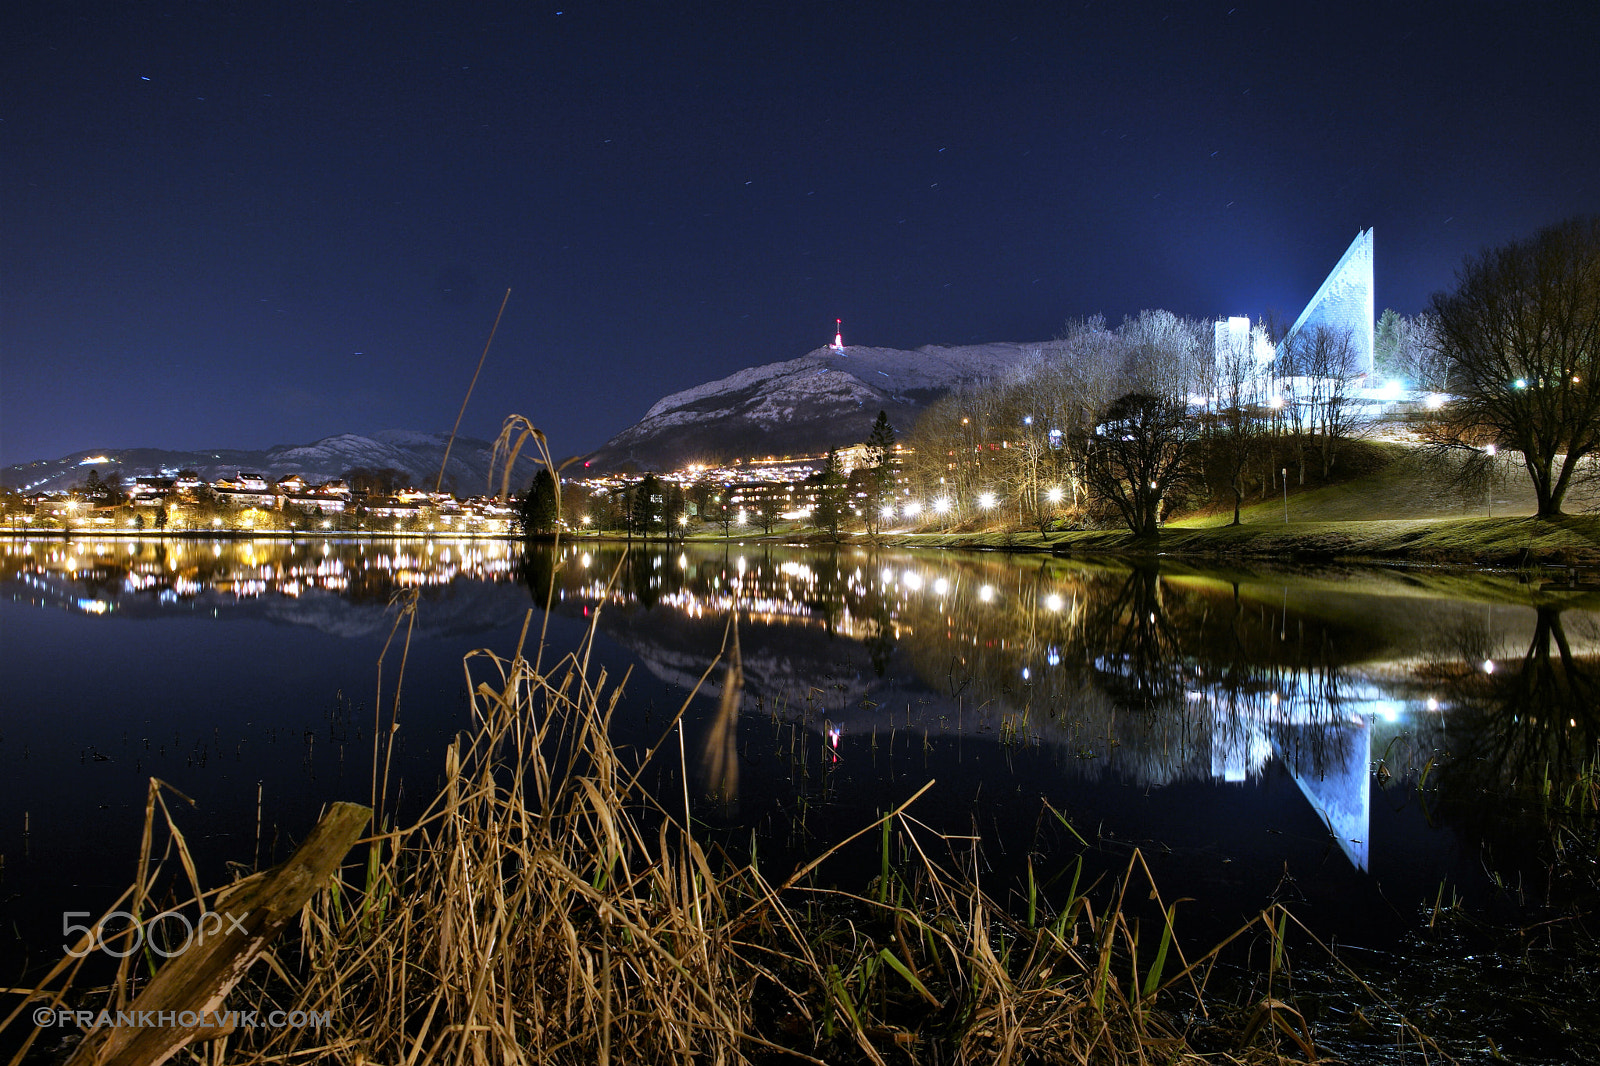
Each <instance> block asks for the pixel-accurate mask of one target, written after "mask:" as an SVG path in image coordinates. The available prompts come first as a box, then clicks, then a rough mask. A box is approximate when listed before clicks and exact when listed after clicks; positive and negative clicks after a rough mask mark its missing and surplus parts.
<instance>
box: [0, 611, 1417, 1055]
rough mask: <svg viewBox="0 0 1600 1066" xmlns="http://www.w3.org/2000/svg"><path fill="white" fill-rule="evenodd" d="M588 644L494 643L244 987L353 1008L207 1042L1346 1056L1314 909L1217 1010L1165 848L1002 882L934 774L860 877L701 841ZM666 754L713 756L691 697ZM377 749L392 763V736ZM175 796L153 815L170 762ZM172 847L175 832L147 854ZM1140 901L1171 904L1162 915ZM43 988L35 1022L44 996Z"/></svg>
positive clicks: (1262, 925)
mask: <svg viewBox="0 0 1600 1066" xmlns="http://www.w3.org/2000/svg"><path fill="white" fill-rule="evenodd" d="M408 610H414V602H413V606H412V607H411V608H408ZM525 628H526V627H525ZM731 628H732V627H731V626H730V630H731ZM590 632H591V635H592V633H593V629H591V631H590ZM729 648H730V650H729V652H728V653H726V654H725V655H724V656H723V657H722V658H721V659H719V661H718V662H715V663H713V664H712V667H711V668H710V669H708V671H707V673H708V675H709V673H710V670H711V669H716V668H717V667H718V665H719V663H720V665H722V667H723V668H725V669H726V670H727V671H728V673H729V677H728V684H726V685H725V686H724V691H725V692H732V693H736V692H737V690H738V680H739V664H738V661H737V644H736V643H733V644H730V646H729ZM588 654H589V644H588V643H587V642H586V643H585V645H584V647H583V648H581V649H580V650H579V651H578V652H577V653H575V654H573V655H570V656H567V657H565V658H563V659H562V660H560V661H559V662H557V663H555V664H554V665H553V666H550V667H548V668H543V667H541V665H540V662H539V657H538V655H535V657H534V659H533V660H532V661H530V660H529V659H527V658H525V657H523V655H522V654H521V652H520V649H519V651H518V654H516V655H514V656H513V657H512V658H510V659H504V658H500V657H498V656H495V655H492V654H490V653H488V652H475V653H473V654H472V655H470V656H468V660H467V664H466V665H467V673H468V681H469V684H470V686H471V688H472V692H473V699H472V706H473V715H474V722H475V728H474V729H473V731H472V732H471V733H470V735H466V736H463V737H460V738H458V739H457V741H456V742H455V743H453V744H452V745H451V746H450V748H449V749H448V751H447V753H446V756H445V776H444V787H443V789H442V790H441V791H440V793H439V795H438V796H437V797H436V798H435V799H434V800H433V802H432V803H431V805H430V806H429V808H428V809H427V810H426V811H425V812H424V813H423V814H422V815H421V817H420V818H418V820H417V821H415V823H414V824H411V825H409V826H408V827H405V828H401V829H396V830H392V831H382V832H379V833H377V834H375V835H374V836H372V837H371V838H370V839H369V840H368V841H367V843H366V844H365V846H362V845H358V846H357V849H356V851H355V852H354V853H353V856H356V857H359V858H360V859H361V860H362V861H358V862H356V863H354V864H353V865H348V866H346V867H345V868H344V870H343V871H342V877H340V876H336V878H335V880H334V882H333V883H332V884H331V886H330V887H328V888H327V889H325V890H323V891H322V892H320V893H319V894H318V895H317V896H316V897H315V898H314V899H313V901H312V902H311V903H310V904H308V905H307V906H306V908H305V910H304V911H303V912H302V915H301V921H300V924H299V928H298V930H297V932H296V933H295V935H293V936H292V937H291V938H289V939H288V940H287V941H286V942H284V943H280V944H279V945H278V946H277V948H276V951H275V953H274V955H273V956H271V957H269V958H268V959H267V960H266V965H264V966H258V967H257V968H256V969H255V970H254V971H253V972H252V976H251V978H250V979H248V980H247V982H246V984H244V985H241V986H240V987H239V989H238V990H236V991H235V992H234V994H233V995H232V996H231V997H230V998H229V1001H228V1003H227V1005H226V1006H227V1008H228V1009H234V1010H259V1011H262V1012H265V1011H268V1010H272V1009H284V1010H296V1009H298V1010H306V1011H318V1012H321V1011H329V1012H331V1014H330V1017H331V1020H332V1024H331V1027H328V1028H322V1029H311V1028H300V1029H294V1028H286V1029H275V1030H274V1029H255V1030H248V1029H241V1030H238V1031H237V1032H235V1033H233V1034H230V1035H228V1036H224V1037H223V1038H221V1039H216V1040H212V1041H211V1042H209V1043H206V1044H198V1043H197V1044H194V1045H191V1047H190V1048H189V1049H187V1050H186V1051H185V1052H183V1053H182V1056H181V1057H183V1058H188V1059H189V1060H190V1061H196V1062H208V1063H216V1064H220V1063H224V1062H228V1063H255V1064H265V1063H299V1062H333V1063H351V1064H356V1063H394V1064H406V1066H409V1064H414V1063H434V1062H452V1063H473V1064H478V1063H501V1062H505V1063H530V1064H531V1063H541V1064H544V1063H573V1064H578V1063H583V1064H589V1063H601V1064H610V1063H683V1062H699V1063H707V1064H718V1066H721V1064H728V1066H732V1064H736V1063H765V1062H811V1063H855V1062H861V1063H877V1064H883V1063H907V1062H909V1063H940V1064H955V1063H1023V1062H1028V1063H1108V1064H1111V1063H1163V1064H1182V1063H1199V1062H1213V1063H1219V1062H1220V1063H1286V1062H1311V1061H1317V1054H1316V1052H1315V1050H1314V1047H1313V1039H1312V1035H1311V1032H1310V1029H1309V1026H1308V1024H1307V1022H1306V1021H1305V1019H1304V1018H1302V1017H1301V1016H1300V1015H1299V1014H1298V1013H1297V1012H1296V1011H1295V1009H1294V1008H1293V1007H1292V1006H1290V1005H1289V1003H1288V1002H1286V995H1285V990H1286V988H1287V985H1288V975H1287V970H1286V966H1287V963H1286V960H1285V956H1284V944H1285V941H1286V938H1287V936H1288V935H1289V934H1290V932H1291V931H1292V930H1293V928H1294V926H1293V919H1292V918H1291V917H1290V916H1289V915H1288V914H1287V912H1285V911H1282V910H1280V909H1278V908H1274V909H1272V910H1269V911H1267V912H1264V913H1263V914H1262V915H1261V916H1260V917H1259V918H1258V919H1257V920H1256V921H1254V922H1252V923H1250V924H1249V925H1248V926H1246V927H1245V928H1243V929H1241V930H1240V931H1239V932H1238V933H1236V934H1235V935H1234V937H1231V938H1229V940H1230V942H1241V938H1244V941H1243V942H1250V943H1252V944H1253V945H1254V946H1253V947H1252V951H1253V952H1255V951H1257V949H1259V954H1258V965H1257V967H1256V975H1255V978H1254V980H1253V983H1249V982H1247V984H1250V991H1248V992H1247V993H1244V994H1242V995H1241V994H1238V993H1234V996H1235V997H1236V998H1235V1001H1234V1002H1232V1003H1230V1004H1226V1005H1223V1006H1221V1007H1220V1008H1217V1007H1208V1006H1207V1004H1206V997H1205V994H1204V993H1205V986H1206V983H1207V979H1208V977H1209V976H1210V974H1211V972H1212V969H1213V968H1214V967H1215V966H1216V965H1217V960H1218V957H1219V953H1220V951H1221V947H1220V946H1219V948H1217V949H1214V950H1213V951H1212V952H1210V953H1208V954H1207V955H1205V956H1204V957H1202V958H1200V959H1195V960H1189V959H1185V958H1184V956H1183V953H1182V951H1181V950H1180V948H1179V946H1178V944H1177V942H1176V941H1175V940H1174V938H1173V936H1172V924H1173V917H1174V913H1175V911H1176V908H1177V903H1172V904H1168V903H1167V902H1165V901H1163V900H1162V899H1161V898H1160V896H1159V894H1158V893H1157V892H1156V890H1155V888H1154V886H1153V885H1152V884H1150V883H1149V876H1148V871H1147V870H1146V869H1144V867H1143V861H1142V859H1140V857H1139V856H1138V855H1137V854H1135V855H1134V857H1133V859H1132V860H1131V861H1130V864H1129V866H1128V869H1127V873H1126V876H1124V877H1123V878H1121V880H1120V886H1121V887H1120V891H1119V892H1118V893H1117V895H1116V896H1115V898H1113V899H1111V900H1110V901H1109V903H1108V905H1106V906H1099V905H1097V904H1095V903H1092V902H1091V900H1090V899H1089V897H1088V896H1087V895H1085V894H1083V893H1080V891H1079V887H1080V886H1079V885H1078V884H1077V883H1076V882H1074V883H1073V885H1072V886H1071V888H1070V889H1069V890H1068V891H1067V892H1066V894H1065V896H1064V898H1061V899H1058V900H1057V901H1056V902H1055V905H1054V906H1052V905H1051V904H1050V903H1049V902H1047V900H1046V899H1045V892H1044V891H1043V890H1041V889H1040V888H1039V887H1038V886H1036V885H1033V884H1032V883H1030V884H1029V885H1028V886H1027V891H1026V894H1025V895H1024V897H1023V898H1024V901H1025V905H1023V906H1019V910H1021V911H1022V913H1016V914H1012V913H1007V912H1006V910H1005V909H1003V908H1002V907H1001V906H999V905H997V903H996V901H995V900H994V899H993V898H991V897H990V896H989V895H987V894H986V893H985V892H984V891H983V890H982V888H980V886H979V884H978V881H977V878H976V872H975V871H976V869H977V858H976V853H977V844H976V841H973V840H971V839H969V838H965V837H950V836H944V835H940V834H938V833H935V832H933V831H931V830H929V829H928V828H927V827H925V826H923V825H921V824H920V823H919V822H918V821H917V820H916V818H915V817H914V814H913V812H912V811H911V810H910V809H908V808H909V807H910V806H911V802H914V799H915V797H913V801H908V803H907V804H905V805H902V806H900V807H898V808H896V809H895V810H893V811H891V812H890V813H889V814H887V815H885V816H884V817H883V818H882V819H881V820H879V821H877V822H874V823H872V824H870V825H868V826H866V827H865V828H863V829H862V830H861V831H860V832H859V833H857V834H856V835H855V836H854V837H852V838H851V840H852V841H856V842H858V844H857V846H861V845H862V844H865V845H868V846H870V845H871V844H877V846H878V848H879V851H880V857H881V869H880V871H879V875H878V877H877V878H875V879H873V880H872V881H871V883H870V884H868V885H866V886H864V887H863V889H862V891H861V892H860V893H859V894H852V893H848V892H842V891H839V890H837V889H828V888H823V887H820V885H819V883H818V882H817V881H816V880H815V879H814V877H813V874H814V872H815V871H816V870H817V868H818V867H819V866H820V865H821V864H822V863H824V862H825V861H827V859H828V858H829V856H830V855H832V854H833V852H829V853H828V854H824V855H822V856H818V857H817V858H815V859H813V860H812V861H810V862H807V863H805V864H804V865H802V866H801V867H800V868H799V869H797V870H794V871H793V872H787V873H785V874H782V875H779V877H778V878H777V879H774V878H773V877H771V876H769V872H768V871H766V870H764V869H762V867H761V866H760V865H759V863H758V862H757V861H755V860H750V861H742V862H736V861H734V860H733V859H731V858H730V857H728V856H726V855H725V854H723V853H721V852H720V851H717V850H715V849H709V850H708V848H707V847H706V846H704V845H703V844H702V842H701V841H700V840H698V839H696V837H695V835H694V833H693V832H692V831H691V828H690V827H691V825H692V822H691V819H690V816H689V813H688V812H689V808H690V797H689V794H688V791H687V789H684V790H683V791H682V794H681V796H677V797H675V798H672V799H665V798H663V797H660V796H656V795H652V794H651V792H650V790H648V789H646V788H645V787H643V785H642V783H641V775H642V774H643V773H644V772H645V770H646V767H647V766H648V763H649V757H648V756H647V757H646V760H645V762H646V766H640V765H627V764H625V763H624V762H623V760H622V758H621V757H620V755H619V752H618V751H617V750H616V749H615V748H614V747H613V746H612V743H611V740H610V737H609V731H608V727H609V724H610V719H611V716H612V714H613V712H614V711H615V709H616V707H617V703H618V698H619V695H620V693H621V687H620V685H619V684H613V683H612V681H611V680H610V679H609V678H608V677H607V676H606V674H605V673H604V671H596V672H595V673H594V674H593V675H592V676H591V672H590V669H589V663H588ZM485 676H487V677H488V678H489V679H488V680H484V677H485ZM686 706H687V703H686ZM736 713H737V707H736V697H735V698H730V699H727V700H725V701H724V707H723V714H724V721H723V722H722V723H720V726H719V729H720V730H721V732H720V733H719V734H718V735H719V736H721V737H722V738H723V742H724V743H726V742H727V738H728V737H729V736H730V735H731V731H732V729H733V728H734V727H735V721H734V717H733V716H734V715H736ZM681 715H682V712H681V711H680V712H679V718H681ZM384 732H385V734H387V733H389V732H391V731H390V730H385V731H384ZM654 752H655V756H656V757H658V758H660V757H664V758H670V759H671V760H673V761H674V762H676V763H678V766H677V767H676V768H675V769H676V770H677V772H678V773H679V774H681V775H682V780H685V781H686V780H688V773H687V771H688V765H687V764H688V759H687V757H686V755H685V752H684V748H683V742H682V728H681V724H680V722H679V720H678V719H675V720H674V721H673V722H672V723H670V724H669V726H668V728H667V730H666V731H665V733H664V734H663V742H662V743H661V744H659V745H658V746H657V747H656V748H655V749H654ZM374 767H375V768H374V780H375V782H379V781H382V780H383V779H384V778H385V776H386V771H385V770H384V767H383V759H382V758H381V757H375V760H374ZM929 787H933V783H932V782H929V784H928V785H927V786H924V788H923V790H922V791H921V792H919V793H918V795H919V796H920V795H921V794H922V792H925V791H927V789H928V788H929ZM382 791H383V787H382V786H377V787H375V792H377V793H378V796H377V798H378V799H379V804H378V806H379V809H380V810H381V802H382V795H381V793H382ZM152 797H153V799H152V808H151V817H152V818H153V817H154V809H155V806H157V805H158V804H159V796H158V793H157V790H156V789H155V787H154V786H153V787H152ZM680 801H681V803H680ZM169 823H170V819H169ZM846 843H850V841H847V842H846ZM180 844H181V839H180ZM841 846H843V845H841ZM835 850H837V849H835ZM149 851H150V842H149V833H148V831H147V833H146V842H145V859H144V860H142V862H141V878H144V877H145V876H146V873H147V867H148V866H149V861H148V856H149ZM185 866H186V867H189V874H190V879H191V880H192V879H193V872H192V864H190V863H188V862H187V860H186V859H185ZM1079 869H1080V870H1081V864H1080V867H1079ZM1030 882H1031V878H1030ZM143 884H144V882H143V880H141V885H143ZM139 891H140V892H141V893H142V892H143V891H144V889H143V888H141V889H140V890H139ZM197 891H198V889H197ZM1125 901H1126V902H1127V904H1128V905H1129V906H1128V909H1130V910H1131V909H1134V908H1135V905H1137V907H1139V908H1144V909H1146V910H1150V911H1152V912H1153V913H1155V914H1158V915H1160V916H1163V917H1164V921H1160V922H1157V923H1155V924H1154V926H1153V927H1152V925H1151V924H1150V923H1148V922H1147V924H1146V925H1145V928H1144V932H1145V935H1144V936H1143V937H1141V935H1140V927H1139V923H1138V922H1137V921H1134V920H1131V919H1129V918H1127V917H1125V914H1124V906H1123V904H1124V902H1125ZM134 983H135V982H134V981H133V974H132V968H124V970H123V971H122V972H120V973H119V974H118V977H117V981H116V983H115V985H114V987H112V988H111V989H109V990H105V989H102V990H100V991H99V992H97V993H93V994H84V995H77V996H67V995H66V990H65V989H64V988H58V989H57V990H56V991H55V992H52V993H50V995H51V996H53V997H56V998H57V999H58V1000H59V1001H61V1002H74V1001H75V1002H76V1003H77V1004H78V1005H81V1006H85V1007H93V1008H94V1009H99V1008H100V1006H101V1005H102V1004H105V1003H110V1004H111V1005H112V1006H113V1007H114V1006H115V1005H116V1004H118V1003H126V1002H127V1001H128V999H129V996H130V993H131V991H133V989H132V988H131V986H132V985H133V984H134ZM39 1001H40V1000H38V999H31V1000H27V1001H26V1002H25V1003H24V1006H26V1005H28V1004H29V1003H34V1002H39ZM19 1013H21V1008H19V1009H18V1011H17V1012H14V1013H12V1015H11V1022H8V1023H7V1024H13V1023H15V1024H21V1023H20V1022H17V1017H18V1014H19ZM1180 1017H1181V1018H1184V1019H1187V1020H1186V1021H1184V1022H1182V1023H1180V1022H1179V1021H1177V1020H1176V1019H1178V1018H1180ZM23 1021H24V1022H25V1016H24V1018H23ZM0 1028H3V1027H0ZM1408 1038H1414V1039H1416V1040H1417V1041H1418V1042H1419V1044H1420V1045H1421V1046H1425V1047H1430V1051H1432V1050H1433V1049H1432V1048H1431V1046H1429V1045H1428V1043H1427V1041H1425V1040H1422V1039H1421V1038H1420V1037H1416V1036H1415V1035H1414V1034H1410V1035H1409V1037H1408ZM1200 1046H1204V1047H1205V1048H1206V1049H1207V1050H1205V1051H1204V1052H1202V1051H1201V1050H1197V1048H1198V1047H1200ZM1431 1058H1432V1057H1431V1055H1430V1060H1431Z"/></svg>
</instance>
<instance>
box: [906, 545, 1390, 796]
mask: <svg viewBox="0 0 1600 1066" xmlns="http://www.w3.org/2000/svg"><path fill="white" fill-rule="evenodd" d="M1027 573H1028V575H1029V577H1028V579H1027V580H1025V581H1023V582H1022V583H1020V584H1019V585H1018V586H1017V587H1015V588H1014V589H1012V590H1009V591H1010V595H1008V596H1007V597H1005V598H1004V601H1003V602H1002V601H1001V600H1000V599H999V598H998V597H996V599H995V601H994V602H993V603H992V604H986V603H984V602H983V601H981V600H973V599H970V598H969V599H968V600H966V601H965V605H964V606H963V601H960V600H954V597H952V599H953V600H954V602H953V603H951V604H945V603H941V604H940V605H939V607H938V608H937V610H936V611H935V610H931V609H930V608H929V606H928V605H923V607H922V609H920V610H918V609H917V608H916V606H915V605H909V606H906V607H904V608H903V615H904V619H905V621H906V622H907V623H908V625H909V627H910V629H911V630H912V632H913V634H914V635H913V636H911V637H908V638H906V639H905V641H904V642H903V643H904V645H905V646H906V647H907V648H908V650H909V651H910V653H911V659H912V662H913V663H914V664H915V666H916V668H917V670H918V672H919V674H921V675H922V676H923V677H924V678H926V679H927V680H929V681H930V682H932V683H935V684H938V685H941V686H944V687H946V689H947V691H948V692H950V693H951V694H954V695H959V696H961V697H963V698H965V699H966V700H967V701H968V703H969V705H977V706H986V705H998V706H999V707H1001V708H1004V709H1005V710H1006V711H1008V712H1010V713H1011V714H1013V715H1014V716H1016V717H1017V718H1019V719H1020V718H1022V717H1024V716H1025V717H1026V722H1027V726H1026V729H1027V732H1029V733H1031V734H1032V735H1034V736H1037V737H1039V738H1040V739H1042V740H1044V741H1046V742H1049V743H1051V744H1055V745H1059V746H1061V747H1064V748H1065V749H1067V750H1068V751H1071V752H1073V753H1075V754H1077V755H1079V756H1080V757H1081V758H1080V763H1079V765H1080V767H1081V772H1082V773H1083V774H1084V775H1085V776H1089V777H1097V776H1099V775H1100V774H1102V773H1105V772H1108V771H1110V772H1115V773H1118V774H1120V775H1123V776H1126V777H1131V778H1133V779H1135V780H1137V781H1139V782H1142V783H1147V784H1162V783H1170V782H1173V781H1178V780H1186V779H1187V780H1193V779H1209V778H1212V777H1229V778H1233V779H1242V778H1243V777H1244V776H1245V775H1247V774H1248V773H1251V772H1254V771H1257V770H1259V768H1260V766H1261V764H1262V763H1263V762H1264V761H1265V759H1266V758H1267V756H1268V754H1269V753H1270V752H1271V751H1273V750H1274V749H1276V750H1278V751H1281V752H1282V753H1283V754H1284V755H1285V757H1286V759H1288V760H1290V761H1291V768H1292V769H1293V770H1294V771H1295V772H1296V774H1299V775H1304V776H1306V777H1319V776H1320V775H1322V774H1323V773H1324V772H1325V771H1326V770H1328V769H1329V768H1338V769H1339V770H1340V772H1344V769H1345V768H1347V767H1348V766H1349V765H1350V762H1351V760H1352V758H1354V757H1355V756H1356V755H1357V754H1359V753H1358V752H1357V750H1356V748H1357V746H1358V745H1359V744H1361V743H1363V742H1364V741H1365V734H1364V733H1363V732H1362V730H1361V729H1359V728H1357V727H1356V726H1354V725H1353V724H1352V714H1351V710H1350V704H1351V702H1352V700H1353V695H1352V693H1351V691H1350V683H1349V681H1348V679H1347V678H1346V676H1345V672H1344V670H1343V668H1342V667H1341V666H1340V665H1339V655H1338V653H1339V649H1340V648H1341V646H1349V645H1356V644H1359V643H1360V642H1359V641H1354V640H1346V639H1344V637H1345V634H1344V633H1342V632H1339V631H1335V630H1332V628H1331V627H1328V626H1326V625H1323V624H1321V623H1320V622H1319V621H1318V620H1316V619H1310V620H1306V619H1299V618H1296V619H1290V618H1289V617H1288V616H1287V615H1286V614H1285V613H1284V612H1282V611H1279V610H1270V611H1269V610H1267V609H1266V608H1265V607H1264V606H1263V605H1261V604H1258V603H1254V602H1249V601H1246V600H1244V599H1243V598H1241V596H1240V594H1239V590H1238V587H1237V586H1234V587H1232V588H1227V587H1225V586H1220V585H1209V586H1196V585H1194V584H1187V585H1186V584H1174V583H1171V582H1169V581H1166V580H1164V579H1163V577H1162V575H1161V573H1160V571H1159V570H1158V569H1157V568H1156V567H1155V566H1153V565H1142V566H1135V567H1132V568H1125V569H1121V570H1117V569H1106V568H1098V569H1082V570H1077V571H1073V570H1066V571H1061V570H1059V569H1057V570H1049V569H1047V568H1046V567H1045V566H1044V565H1042V564H1041V565H1040V566H1038V567H1036V568H1030V569H1029V570H1028V571H1027ZM1307 621H1309V623H1310V624H1309V625H1307V624H1305V623H1306V622H1307ZM1363 757H1364V756H1363Z"/></svg>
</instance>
